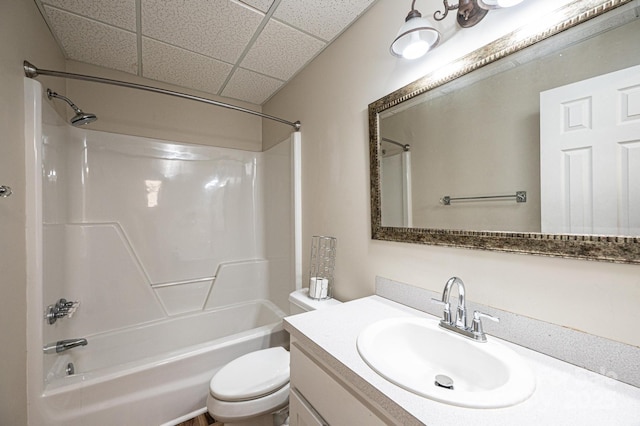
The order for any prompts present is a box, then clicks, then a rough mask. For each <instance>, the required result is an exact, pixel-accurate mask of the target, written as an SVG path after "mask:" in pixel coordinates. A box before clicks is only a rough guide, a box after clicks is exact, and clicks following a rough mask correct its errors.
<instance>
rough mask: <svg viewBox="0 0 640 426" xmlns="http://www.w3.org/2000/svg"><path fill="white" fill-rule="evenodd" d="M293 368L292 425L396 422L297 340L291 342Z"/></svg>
mask: <svg viewBox="0 0 640 426" xmlns="http://www.w3.org/2000/svg"><path fill="white" fill-rule="evenodd" d="M290 368H291V395H290V400H289V401H290V403H289V419H290V420H289V421H290V425H291V426H316V425H331V426H341V425H345V426H347V425H367V426H376V425H387V424H393V423H394V422H393V421H392V420H390V419H388V418H386V416H385V415H384V414H383V413H382V412H381V411H380V410H378V409H376V408H375V407H374V406H373V405H372V404H371V403H369V402H368V401H367V400H366V399H365V398H364V397H363V396H361V395H359V394H358V393H357V392H356V391H355V390H354V389H352V388H350V387H349V385H347V384H346V383H344V382H343V381H342V380H341V379H340V378H339V376H338V374H337V373H335V372H334V371H332V370H331V368H330V367H328V366H327V365H326V364H324V363H323V362H322V361H320V360H318V359H317V358H315V357H313V355H312V354H311V352H310V351H308V350H306V349H305V348H304V346H303V345H301V344H300V342H298V341H296V340H295V339H292V342H291V365H290Z"/></svg>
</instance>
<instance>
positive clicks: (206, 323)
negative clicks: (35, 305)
mask: <svg viewBox="0 0 640 426" xmlns="http://www.w3.org/2000/svg"><path fill="white" fill-rule="evenodd" d="M284 315H285V314H284V312H283V311H282V310H280V309H279V308H278V307H276V305H274V304H273V303H271V302H270V301H268V300H255V301H250V302H245V303H241V304H237V305H233V306H228V307H224V308H219V309H216V310H212V311H205V312H200V313H197V314H191V315H184V316H180V317H175V318H171V319H168V320H162V321H157V322H153V323H149V324H145V325H142V326H137V327H132V328H129V329H123V330H118V331H114V332H109V333H103V334H101V335H96V336H87V341H88V345H87V346H84V347H78V348H74V349H71V350H69V351H66V352H64V353H61V354H58V355H50V356H54V357H57V360H56V362H54V363H53V367H51V368H50V370H49V371H48V373H47V374H46V377H47V378H46V382H45V386H44V392H43V394H42V401H41V402H42V404H39V405H40V406H41V407H40V409H39V411H40V413H39V414H40V415H39V416H38V417H40V419H39V421H38V422H36V423H34V424H46V425H64V426H75V425H78V426H80V425H87V424H91V425H92V426H100V425H104V426H112V425H120V426H123V425H136V426H138V425H167V426H168V425H174V424H177V423H179V422H181V421H183V420H185V419H188V418H191V417H193V416H195V415H198V414H200V413H203V412H205V411H206V397H207V393H208V384H209V380H210V379H211V377H212V376H213V374H214V373H215V372H216V371H217V370H219V369H220V368H221V367H222V366H223V365H224V364H226V363H228V362H229V361H231V360H232V359H234V358H237V357H238V356H240V355H242V354H245V353H248V352H250V351H254V350H259V349H264V348H268V347H273V346H285V347H286V346H288V341H289V339H288V334H287V333H286V332H285V331H284V330H283V328H282V318H283V317H284ZM166 336H176V337H175V338H172V339H168V338H166ZM68 362H72V363H73V364H74V367H75V374H72V375H66V373H65V372H64V368H63V367H66V365H67V363H68ZM40 422H42V423H40Z"/></svg>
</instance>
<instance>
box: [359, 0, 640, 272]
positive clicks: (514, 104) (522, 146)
mask: <svg viewBox="0 0 640 426" xmlns="http://www.w3.org/2000/svg"><path fill="white" fill-rule="evenodd" d="M639 11H640V3H639V2H638V1H637V0H607V1H602V0H580V1H574V2H570V3H569V4H568V5H566V6H564V7H562V8H560V9H558V10H557V11H555V12H554V13H553V14H552V15H551V16H549V17H546V18H545V22H543V23H539V22H538V23H531V24H530V25H527V26H526V27H524V28H522V29H520V30H517V31H514V32H512V33H510V34H508V35H506V36H504V37H502V38H500V39H498V40H496V41H494V42H493V43H491V44H489V45H487V46H485V47H483V48H481V49H479V50H476V51H474V52H472V53H470V54H469V55H467V56H465V57H463V58H461V59H458V60H456V61H454V62H452V63H450V64H448V65H447V66H445V67H444V68H441V69H439V70H437V71H436V72H433V73H431V74H428V75H426V76H424V77H422V78H421V79H419V80H417V81H415V82H413V83H411V84H409V85H407V86H405V87H403V88H401V89H398V90H397V91H395V92H393V93H390V94H389V95H387V96H384V97H383V98H381V99H378V100H377V101H375V102H373V103H371V104H370V105H369V137H370V165H371V173H370V176H371V226H372V238H373V239H377V240H386V241H399V242H409V243H419V244H431V245H443V246H453V247H463V248H472V249H484V250H496V251H505V252H516V253H528V254H537V255H546V256H558V257H567V258H579V259H590V260H601V261H610V262H619V263H634V264H640V48H638V42H637V40H639V39H640V18H639V15H640V13H639ZM534 27H535V28H537V30H536V31H534V32H532V31H531V28H534ZM620 73H624V74H620ZM629 76H630V77H629ZM629 78H630V79H629ZM604 80H608V81H613V82H614V83H615V84H618V86H616V87H615V88H614V89H611V90H614V91H615V93H616V95H615V96H614V97H613V98H612V99H613V101H611V102H612V103H609V104H606V105H603V106H600V104H599V102H600V101H599V100H598V99H599V98H597V96H596V95H593V96H592V94H586V95H585V94H584V92H575V88H576V87H581V88H582V89H580V90H595V89H594V87H600V86H598V85H599V84H600V82H601V81H604ZM636 80H637V81H636ZM603 84H604V83H603ZM585 88H586V89H585ZM502 89H504V91H502ZM598 90H599V89H598ZM607 90H609V89H607ZM599 110H603V111H614V110H615V111H616V113H617V114H618V115H617V116H616V118H612V120H613V121H612V123H613V122H615V123H617V124H616V125H619V126H622V127H624V128H623V129H622V130H620V131H619V132H618V133H621V136H615V137H610V136H608V135H609V133H603V132H604V130H599V128H597V125H599V124H598V123H599V122H600V121H601V119H600V115H599V113H598V112H597V111H599ZM625 114H626V115H625ZM563 126H564V127H563ZM556 127H558V129H556ZM629 129H631V130H629ZM485 130H487V131H488V132H485ZM616 131H618V130H616ZM607 132H608V130H607ZM589 134H592V136H588V135H589ZM593 134H595V136H593ZM585 135H586V136H585ZM603 135H605V136H603ZM560 136H562V137H564V138H565V139H563V140H562V141H560V142H559V139H558V138H559V137H560ZM589 137H591V138H592V139H593V138H595V139H594V142H589V143H587V145H585V146H583V145H584V142H583V141H584V140H585V138H586V139H588V138H589ZM602 139H607V140H608V139H612V140H614V139H615V141H614V142H612V146H611V147H610V149H609V148H607V149H609V151H610V152H611V155H609V154H608V153H609V151H606V152H607V154H606V155H605V154H603V153H602V152H604V151H599V150H598V149H600V148H597V147H599V146H600V145H599V144H600V142H599V141H600V140H602ZM576 141H579V142H576ZM563 144H564V145H563ZM589 144H591V145H589ZM604 157H607V158H609V157H611V158H610V159H609V160H607V161H606V162H608V163H607V164H609V163H611V164H614V165H613V166H611V167H614V168H613V169H609V168H606V167H610V166H609V165H607V166H604V165H603V166H601V165H597V166H596V165H594V164H596V163H597V162H598V161H600V159H602V158H604ZM596 160H597V161H596ZM605 177H606V178H607V179H609V177H611V179H609V180H611V182H609V183H607V185H609V186H606V185H604V181H605V180H606V179H605ZM600 186H602V188H600Z"/></svg>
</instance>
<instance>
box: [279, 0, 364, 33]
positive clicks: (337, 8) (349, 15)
mask: <svg viewBox="0 0 640 426" xmlns="http://www.w3.org/2000/svg"><path fill="white" fill-rule="evenodd" d="M374 1H375V0H323V1H300V0H282V1H281V2H280V4H279V5H278V8H277V9H276V12H275V13H274V14H273V17H274V18H276V19H279V20H281V21H284V22H286V23H288V24H290V25H292V26H294V27H296V28H299V29H301V30H303V31H307V32H309V33H311V34H313V35H315V36H317V37H320V38H321V39H323V40H327V41H330V40H333V38H334V37H335V36H337V35H338V34H340V32H341V31H342V30H343V29H344V28H345V27H347V26H348V25H349V24H351V22H353V21H354V20H355V19H356V18H357V17H358V16H359V15H360V14H361V13H362V12H364V10H365V9H366V8H367V7H369V5H370V4H372V3H373V2H374Z"/></svg>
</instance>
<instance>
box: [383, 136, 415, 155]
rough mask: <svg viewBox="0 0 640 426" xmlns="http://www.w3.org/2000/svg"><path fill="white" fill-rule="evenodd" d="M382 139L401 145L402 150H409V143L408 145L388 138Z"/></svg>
mask: <svg viewBox="0 0 640 426" xmlns="http://www.w3.org/2000/svg"><path fill="white" fill-rule="evenodd" d="M382 140H383V141H385V142H389V143H392V144H394V145H398V146H400V147H402V150H403V151H404V152H407V151H409V149H410V148H411V145H409V144H408V143H400V142H398V141H394V140H393V139H389V138H382Z"/></svg>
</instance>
